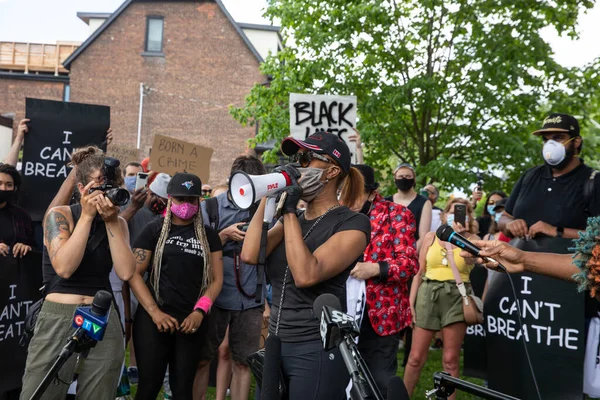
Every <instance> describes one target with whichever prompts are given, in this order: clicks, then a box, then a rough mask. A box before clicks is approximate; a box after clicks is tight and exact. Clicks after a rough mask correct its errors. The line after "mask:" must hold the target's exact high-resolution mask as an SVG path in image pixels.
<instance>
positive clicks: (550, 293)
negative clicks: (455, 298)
mask: <svg viewBox="0 0 600 400" xmlns="http://www.w3.org/2000/svg"><path fill="white" fill-rule="evenodd" d="M570 243H571V241H570V240H568V239H560V238H559V239H556V238H548V237H546V238H543V239H539V240H538V239H536V240H529V241H528V242H525V241H520V242H519V243H515V245H516V247H520V248H522V249H523V250H527V251H538V252H541V251H545V252H554V253H559V252H560V253H566V252H567V248H568V247H569V246H570ZM511 277H512V279H513V282H514V285H515V289H516V291H517V300H516V301H515V298H514V295H513V292H512V290H511V286H510V282H509V281H508V276H507V275H506V274H500V273H498V274H495V275H494V277H493V279H490V281H489V283H488V292H487V294H486V298H485V305H484V313H485V324H486V330H487V331H486V338H485V340H486V348H487V372H488V382H489V387H490V388H491V389H494V390H497V391H500V392H503V393H506V394H509V395H511V396H515V397H518V398H522V399H532V398H537V397H538V396H537V395H536V392H535V388H534V384H533V379H532V377H531V373H530V372H529V366H528V363H527V358H526V356H525V351H524V348H523V342H522V340H523V339H522V338H523V337H524V338H525V341H526V343H527V348H528V350H529V355H530V357H531V362H532V364H533V369H534V372H535V376H536V378H537V383H538V386H539V388H540V391H541V394H542V398H544V399H548V400H551V399H557V400H558V399H581V398H582V396H583V359H584V351H585V345H584V334H585V331H584V329H585V322H584V297H583V294H582V293H578V292H577V286H576V285H575V284H574V283H572V282H566V281H562V280H558V279H554V278H549V277H546V276H541V275H537V274H531V273H522V274H514V275H511ZM516 302H518V303H519V305H520V307H521V318H522V321H523V328H522V329H521V326H520V324H519V321H518V309H517V305H516Z"/></svg>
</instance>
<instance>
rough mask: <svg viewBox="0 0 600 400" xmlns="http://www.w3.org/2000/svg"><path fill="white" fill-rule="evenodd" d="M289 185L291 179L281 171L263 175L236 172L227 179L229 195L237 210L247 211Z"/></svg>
mask: <svg viewBox="0 0 600 400" xmlns="http://www.w3.org/2000/svg"><path fill="white" fill-rule="evenodd" d="M291 184H292V179H291V178H290V176H289V175H288V174H287V173H286V172H283V171H282V172H274V173H271V174H265V175H248V174H247V173H245V172H243V171H236V172H234V173H233V175H232V176H231V179H229V193H231V199H232V200H233V203H234V204H235V205H236V207H237V208H239V209H240V210H247V209H248V208H250V206H251V205H252V204H254V203H255V202H256V201H258V200H260V199H262V198H263V197H265V196H270V195H273V194H276V193H278V192H281V191H282V190H283V189H285V188H286V187H288V186H289V185H291Z"/></svg>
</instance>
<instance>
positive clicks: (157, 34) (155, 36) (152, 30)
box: [146, 17, 164, 53]
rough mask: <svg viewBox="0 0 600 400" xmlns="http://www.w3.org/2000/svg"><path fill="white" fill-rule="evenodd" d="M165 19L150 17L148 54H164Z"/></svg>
mask: <svg viewBox="0 0 600 400" xmlns="http://www.w3.org/2000/svg"><path fill="white" fill-rule="evenodd" d="M163 23H164V19H163V17H148V19H147V22H146V52H147V53H162V45H163Z"/></svg>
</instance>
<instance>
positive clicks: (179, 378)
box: [133, 307, 207, 400]
mask: <svg viewBox="0 0 600 400" xmlns="http://www.w3.org/2000/svg"><path fill="white" fill-rule="evenodd" d="M206 326H207V324H204V323H203V324H202V325H200V329H198V331H197V332H196V333H192V334H184V333H180V332H176V333H173V334H171V333H161V332H159V331H158V329H157V327H156V324H154V322H153V321H152V318H151V317H150V315H148V313H147V312H146V310H144V308H143V307H138V310H137V313H136V315H135V322H134V329H133V345H134V346H135V356H136V359H137V367H138V374H139V381H138V389H137V393H136V396H135V398H136V399H140V400H155V399H156V396H158V393H159V392H160V388H161V387H162V384H163V379H164V376H165V371H166V369H167V365H168V366H169V383H170V385H171V391H172V392H173V398H174V399H191V398H192V391H193V387H194V376H195V375H196V369H197V368H198V362H199V361H200V349H201V347H202V342H203V341H204V340H206V328H205V327H206Z"/></svg>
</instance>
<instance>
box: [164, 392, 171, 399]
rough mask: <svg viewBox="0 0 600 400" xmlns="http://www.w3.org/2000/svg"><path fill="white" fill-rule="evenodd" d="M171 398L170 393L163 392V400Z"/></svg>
mask: <svg viewBox="0 0 600 400" xmlns="http://www.w3.org/2000/svg"><path fill="white" fill-rule="evenodd" d="M172 398H173V397H171V395H170V394H169V393H166V392H165V397H164V399H165V400H171V399H172Z"/></svg>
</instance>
